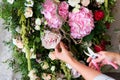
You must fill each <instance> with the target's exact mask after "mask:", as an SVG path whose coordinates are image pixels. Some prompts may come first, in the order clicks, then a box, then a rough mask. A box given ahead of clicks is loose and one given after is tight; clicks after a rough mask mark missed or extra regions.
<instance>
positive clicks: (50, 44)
mask: <svg viewBox="0 0 120 80" xmlns="http://www.w3.org/2000/svg"><path fill="white" fill-rule="evenodd" d="M61 37H62V36H61V34H60V33H53V32H51V31H48V30H46V31H44V35H42V36H41V41H42V46H44V47H45V48H46V49H54V48H55V47H56V46H57V45H58V43H59V42H60V41H61Z"/></svg>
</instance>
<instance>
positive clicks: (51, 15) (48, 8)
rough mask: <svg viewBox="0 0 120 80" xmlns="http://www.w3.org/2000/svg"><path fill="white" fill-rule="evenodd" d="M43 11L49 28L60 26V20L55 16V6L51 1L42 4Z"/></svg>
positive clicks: (47, 0)
mask: <svg viewBox="0 0 120 80" xmlns="http://www.w3.org/2000/svg"><path fill="white" fill-rule="evenodd" d="M42 6H43V11H42V12H41V13H42V14H44V16H45V19H46V21H47V23H48V26H49V27H50V28H59V27H61V26H62V19H61V18H60V17H59V15H58V14H57V5H56V4H55V3H54V2H53V0H46V1H45V2H44V4H43V5H42Z"/></svg>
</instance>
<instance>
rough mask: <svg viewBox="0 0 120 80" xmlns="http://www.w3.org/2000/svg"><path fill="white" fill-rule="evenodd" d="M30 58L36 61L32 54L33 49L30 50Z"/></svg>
mask: <svg viewBox="0 0 120 80" xmlns="http://www.w3.org/2000/svg"><path fill="white" fill-rule="evenodd" d="M30 58H31V59H36V55H35V53H34V49H33V48H31V49H30Z"/></svg>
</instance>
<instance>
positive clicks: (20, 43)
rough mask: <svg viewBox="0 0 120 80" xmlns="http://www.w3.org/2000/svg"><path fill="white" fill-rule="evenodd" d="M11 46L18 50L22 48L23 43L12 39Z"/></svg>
mask: <svg viewBox="0 0 120 80" xmlns="http://www.w3.org/2000/svg"><path fill="white" fill-rule="evenodd" d="M13 44H14V45H16V46H17V47H18V48H21V49H22V48H23V43H22V41H21V40H17V39H13Z"/></svg>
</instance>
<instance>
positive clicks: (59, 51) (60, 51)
mask: <svg viewBox="0 0 120 80" xmlns="http://www.w3.org/2000/svg"><path fill="white" fill-rule="evenodd" d="M70 53H71V52H70V51H68V50H67V49H66V48H65V46H64V44H63V43H60V45H59V46H58V47H57V48H56V49H55V52H54V55H55V57H56V58H57V59H60V60H62V61H64V62H66V63H68V64H70V65H71V66H73V67H74V68H75V69H76V70H77V71H78V72H79V73H80V74H81V75H82V76H83V77H84V78H85V79H86V80H94V78H95V77H96V76H98V75H100V74H102V73H100V72H98V71H96V70H94V69H91V68H89V67H87V66H85V65H84V64H82V63H80V62H78V61H77V60H76V59H75V58H74V57H72V55H71V54H70Z"/></svg>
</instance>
